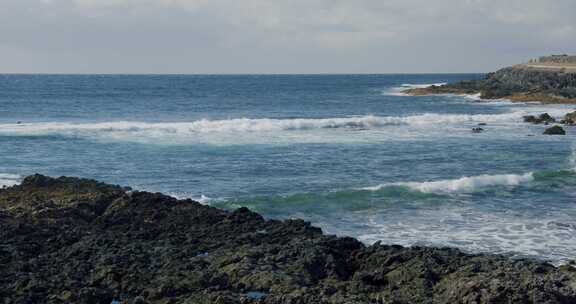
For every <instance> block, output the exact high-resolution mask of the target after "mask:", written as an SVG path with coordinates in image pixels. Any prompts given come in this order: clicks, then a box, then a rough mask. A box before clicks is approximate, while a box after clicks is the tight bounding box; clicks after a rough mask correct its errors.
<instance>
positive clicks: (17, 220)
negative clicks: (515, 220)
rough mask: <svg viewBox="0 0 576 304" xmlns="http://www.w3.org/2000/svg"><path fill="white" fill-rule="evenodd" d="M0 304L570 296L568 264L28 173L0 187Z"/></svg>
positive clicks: (573, 290) (574, 276)
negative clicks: (378, 239)
mask: <svg viewBox="0 0 576 304" xmlns="http://www.w3.org/2000/svg"><path fill="white" fill-rule="evenodd" d="M0 303H2V304H8V303H86V304H88V303H98V304H100V303H101V304H111V303H286V304H289V303H290V304H296V303H342V304H344V303H347V304H353V303H470V304H471V303H576V269H575V268H574V267H573V266H571V265H565V266H561V267H555V266H553V265H550V264H547V263H545V262H541V261H533V260H512V259H509V258H507V257H504V256H498V255H487V254H476V255H472V254H465V253H462V252H460V251H459V250H456V249H451V248H423V247H412V248H407V247H401V246H395V245H381V244H375V245H372V246H366V245H364V244H362V243H361V242H359V241H357V240H355V239H353V238H347V237H336V236H330V235H324V234H323V233H322V231H321V230H320V229H319V228H316V227H313V226H311V225H310V224H309V223H307V222H304V221H302V220H286V221H278V220H265V219H264V218H263V217H262V216H260V215H259V214H257V213H254V212H251V211H250V210H248V209H246V208H241V209H238V210H235V211H233V212H228V211H224V210H219V209H216V208H213V207H209V206H206V205H202V204H200V203H198V202H195V201H192V200H177V199H175V198H172V197H169V196H166V195H163V194H160V193H147V192H138V191H131V190H130V189H128V188H123V187H120V186H114V185H108V184H104V183H99V182H97V181H94V180H87V179H79V178H70V177H60V178H50V177H46V176H42V175H34V176H29V177H27V178H25V179H24V180H23V182H22V183H21V185H17V186H13V187H10V188H5V189H1V190H0Z"/></svg>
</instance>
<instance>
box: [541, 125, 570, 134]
mask: <svg viewBox="0 0 576 304" xmlns="http://www.w3.org/2000/svg"><path fill="white" fill-rule="evenodd" d="M544 134H546V135H566V131H565V130H564V128H562V127H561V126H553V127H550V128H548V129H546V130H545V131H544Z"/></svg>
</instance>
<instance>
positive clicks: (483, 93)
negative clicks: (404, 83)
mask: <svg viewBox="0 0 576 304" xmlns="http://www.w3.org/2000/svg"><path fill="white" fill-rule="evenodd" d="M404 92H405V93H407V94H411V95H430V94H478V93H479V94H480V97H481V98H482V99H501V98H505V99H509V100H512V101H521V102H529V101H538V102H543V103H576V65H573V66H570V67H569V68H556V67H554V66H551V67H549V68H546V67H544V68H541V67H539V66H538V65H530V64H520V65H515V66H511V67H506V68H503V69H500V70H498V71H496V72H493V73H488V74H486V76H485V77H484V78H482V79H479V80H471V81H461V82H456V83H450V84H446V85H442V86H432V87H428V88H416V89H408V90H406V91H404Z"/></svg>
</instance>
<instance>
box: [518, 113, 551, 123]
mask: <svg viewBox="0 0 576 304" xmlns="http://www.w3.org/2000/svg"><path fill="white" fill-rule="evenodd" d="M523 118H524V122H529V123H533V124H541V123H544V124H549V123H553V122H556V119H554V117H552V116H550V114H548V113H544V114H540V115H538V116H534V115H527V116H524V117H523Z"/></svg>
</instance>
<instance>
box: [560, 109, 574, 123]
mask: <svg viewBox="0 0 576 304" xmlns="http://www.w3.org/2000/svg"><path fill="white" fill-rule="evenodd" d="M561 123H563V124H565V125H570V126H574V125H576V111H575V112H571V113H568V114H566V115H564V119H562V121H561Z"/></svg>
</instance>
